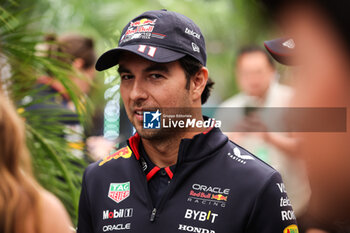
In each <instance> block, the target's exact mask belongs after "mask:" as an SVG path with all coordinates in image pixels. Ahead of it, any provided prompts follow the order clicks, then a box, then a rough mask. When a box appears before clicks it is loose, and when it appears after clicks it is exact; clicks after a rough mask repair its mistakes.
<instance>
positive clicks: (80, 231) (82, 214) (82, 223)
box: [77, 171, 93, 233]
mask: <svg viewBox="0 0 350 233" xmlns="http://www.w3.org/2000/svg"><path fill="white" fill-rule="evenodd" d="M77 233H93V227H92V221H91V213H90V204H89V199H88V195H87V188H86V171H85V173H84V176H83V182H82V189H81V194H80V201H79V213H78V227H77Z"/></svg>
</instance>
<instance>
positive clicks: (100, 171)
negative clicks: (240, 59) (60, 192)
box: [77, 10, 298, 233]
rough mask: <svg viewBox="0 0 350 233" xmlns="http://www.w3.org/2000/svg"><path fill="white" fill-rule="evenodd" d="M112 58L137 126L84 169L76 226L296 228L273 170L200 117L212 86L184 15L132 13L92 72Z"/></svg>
mask: <svg viewBox="0 0 350 233" xmlns="http://www.w3.org/2000/svg"><path fill="white" fill-rule="evenodd" d="M115 65H119V67H118V71H119V73H120V77H121V84H120V91H121V96H122V99H123V102H124V105H125V108H126V112H127V115H128V117H129V119H130V121H131V122H132V124H133V125H134V127H135V129H136V131H137V133H136V134H135V135H134V136H132V137H131V138H130V139H129V140H128V141H127V144H128V146H126V147H124V148H122V149H120V150H119V151H117V152H115V153H113V154H111V155H109V156H107V157H105V158H104V159H103V160H100V161H98V162H96V163H93V164H91V165H89V167H88V168H87V169H86V171H85V173H84V176H83V184H82V191H81V197H80V203H79V218H78V229H77V232H78V233H92V232H95V233H97V232H117V231H118V232H170V233H171V232H201V233H214V232H222V233H224V232H236V233H239V232H242V233H243V232H247V233H249V232H263V233H271V232H298V227H297V225H296V221H295V215H294V213H293V209H292V207H291V203H290V201H289V199H288V196H287V194H286V191H285V186H284V184H283V181H282V179H281V176H280V174H279V173H278V172H277V171H275V170H274V169H273V168H271V167H270V166H268V165H267V164H265V163H264V162H262V161H261V160H259V159H258V158H257V157H255V156H254V155H252V154H250V153H249V152H248V151H246V150H245V149H243V148H241V147H240V146H238V145H237V144H235V143H233V142H231V141H229V140H228V138H227V137H226V136H225V135H223V134H222V133H221V131H220V129H219V128H218V127H219V126H220V124H219V123H218V122H216V121H215V120H214V119H209V118H207V117H205V116H202V112H201V105H202V104H203V103H205V101H206V100H207V98H208V97H209V94H210V89H211V86H212V85H213V83H212V82H211V81H210V80H209V79H208V70H207V68H206V67H205V66H206V49H205V42H204V37H203V34H202V33H201V31H200V29H199V28H198V26H197V25H196V24H195V23H194V22H193V21H192V20H191V19H189V18H187V17H185V16H183V15H181V14H179V13H176V12H171V11H166V10H161V11H147V12H145V13H143V14H141V15H140V16H137V17H136V18H134V19H133V20H132V21H131V22H129V23H128V24H127V25H126V27H125V28H124V29H123V31H122V36H121V38H120V40H119V46H118V47H117V48H115V49H111V50H109V51H107V52H106V53H104V54H103V55H102V56H101V57H100V58H99V59H98V61H97V63H96V69H97V70H99V71H102V70H105V69H108V68H110V67H113V66H115ZM171 111H172V113H175V114H173V116H172V117H171V116H170V114H168V113H169V112H171ZM177 111H178V112H177ZM169 116H170V118H168V119H167V121H165V119H166V118H167V117H169ZM183 116H186V117H187V118H186V117H185V118H186V119H185V118H184V117H183ZM177 117H179V118H178V119H177ZM164 122H165V123H166V122H173V123H172V128H169V125H167V124H165V123H164ZM191 122H193V124H192V123H191ZM175 123H176V125H177V126H176V127H175V126H174V125H175ZM182 126H184V127H182Z"/></svg>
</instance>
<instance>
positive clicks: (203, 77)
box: [190, 67, 209, 102]
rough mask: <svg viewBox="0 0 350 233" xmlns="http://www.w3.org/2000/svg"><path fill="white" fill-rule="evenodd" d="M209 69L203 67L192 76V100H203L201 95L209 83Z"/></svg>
mask: <svg viewBox="0 0 350 233" xmlns="http://www.w3.org/2000/svg"><path fill="white" fill-rule="evenodd" d="M208 76H209V71H208V69H207V68H206V67H202V68H201V69H200V70H199V71H198V72H197V73H196V74H195V75H194V77H192V78H191V87H190V90H191V95H192V101H193V102H195V101H198V100H199V101H201V95H202V92H203V91H204V88H205V85H206V84H207V81H208Z"/></svg>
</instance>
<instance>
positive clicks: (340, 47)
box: [264, 0, 350, 233]
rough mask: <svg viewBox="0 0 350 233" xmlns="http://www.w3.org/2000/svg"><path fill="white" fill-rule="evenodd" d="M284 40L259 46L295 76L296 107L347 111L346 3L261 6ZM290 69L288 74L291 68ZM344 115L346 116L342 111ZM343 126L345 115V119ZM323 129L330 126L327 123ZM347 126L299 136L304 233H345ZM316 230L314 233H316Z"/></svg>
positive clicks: (349, 192) (349, 181)
mask: <svg viewBox="0 0 350 233" xmlns="http://www.w3.org/2000/svg"><path fill="white" fill-rule="evenodd" d="M264 3H265V5H266V6H267V9H268V12H269V13H270V15H273V16H274V18H275V19H276V20H277V21H278V22H279V23H280V26H281V28H283V32H284V34H285V35H286V37H284V38H279V39H275V40H271V41H266V42H265V47H266V48H267V50H268V51H269V52H270V53H271V55H272V56H274V57H275V59H276V60H278V61H279V62H281V63H282V64H286V65H292V66H293V67H296V68H294V69H295V70H296V72H295V92H296V94H295V97H294V98H293V100H292V102H293V104H294V105H295V106H298V107H300V106H301V107H341V108H346V109H348V108H349V107H350V101H349V99H350V91H349V90H350V89H349V86H350V79H349V74H350V70H349V62H350V30H349V28H350V14H349V9H350V2H349V1H345V0H339V1H327V0H323V1H321V0H312V1H272V0H264ZM292 69H293V68H292ZM346 111H348V110H346ZM345 119H346V122H349V114H347V115H346V116H345ZM324 123H325V124H334V123H336V122H332V121H331V120H330V121H328V122H324ZM348 125H349V124H346V125H344V132H342V133H336V132H331V133H325V132H323V133H299V134H298V136H299V137H300V139H301V142H302V143H301V148H300V151H301V155H300V156H302V158H303V159H304V160H305V161H306V165H307V170H308V174H309V179H310V185H311V190H312V196H311V201H310V207H309V214H308V216H307V217H308V218H307V221H306V222H305V228H306V229H307V233H311V232H320V229H321V230H322V232H324V231H326V232H329V233H333V232H337V233H338V232H339V233H343V232H350V215H349V209H350V199H349V197H350V173H349V171H350V169H349V168H350V166H349V164H350V157H349V153H350V147H349V140H350V134H349V128H348V127H349V126H348ZM317 229H318V230H317Z"/></svg>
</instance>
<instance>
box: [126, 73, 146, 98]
mask: <svg viewBox="0 0 350 233" xmlns="http://www.w3.org/2000/svg"><path fill="white" fill-rule="evenodd" d="M147 97H148V94H147V88H146V83H145V82H144V81H143V79H142V78H135V80H134V83H133V85H132V89H131V91H130V99H131V100H133V101H135V102H137V101H140V100H145V99H147Z"/></svg>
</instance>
